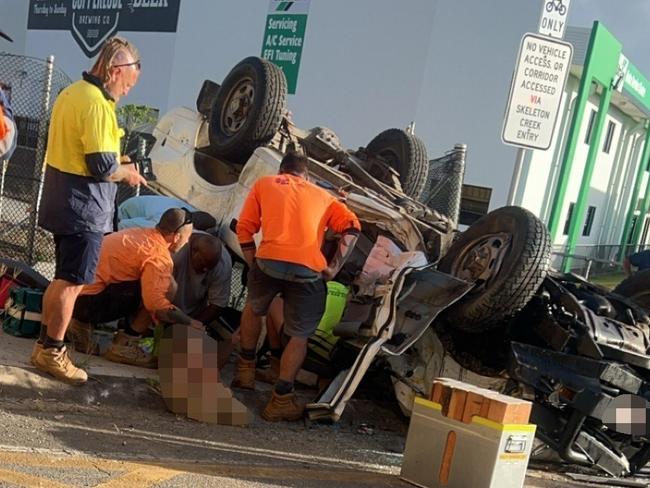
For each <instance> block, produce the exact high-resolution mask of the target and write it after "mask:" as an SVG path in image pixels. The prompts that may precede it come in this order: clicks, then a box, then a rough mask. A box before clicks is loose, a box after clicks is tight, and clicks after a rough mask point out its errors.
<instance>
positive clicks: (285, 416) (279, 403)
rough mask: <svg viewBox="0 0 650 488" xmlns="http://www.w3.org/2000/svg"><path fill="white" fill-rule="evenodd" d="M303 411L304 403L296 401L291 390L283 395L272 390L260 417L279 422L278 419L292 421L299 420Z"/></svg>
mask: <svg viewBox="0 0 650 488" xmlns="http://www.w3.org/2000/svg"><path fill="white" fill-rule="evenodd" d="M304 412H305V407H304V405H301V404H299V403H298V402H297V401H296V394H295V393H293V392H291V393H287V394H285V395H278V394H277V393H276V392H275V390H273V396H272V397H271V401H270V402H269V403H267V404H266V407H265V408H264V411H263V412H262V418H263V419H264V420H268V421H269V422H279V421H280V420H286V421H289V422H291V421H294V420H300V419H301V418H302V416H303V414H304Z"/></svg>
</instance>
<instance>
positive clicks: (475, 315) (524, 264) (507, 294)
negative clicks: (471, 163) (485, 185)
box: [438, 207, 551, 332]
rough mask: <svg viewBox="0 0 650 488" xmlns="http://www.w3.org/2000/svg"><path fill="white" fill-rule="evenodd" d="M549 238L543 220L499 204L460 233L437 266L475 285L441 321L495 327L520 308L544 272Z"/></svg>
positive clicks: (472, 329)
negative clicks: (497, 207) (500, 206)
mask: <svg viewBox="0 0 650 488" xmlns="http://www.w3.org/2000/svg"><path fill="white" fill-rule="evenodd" d="M550 255H551V240H550V237H549V234H548V231H547V229H546V226H545V225H544V223H543V222H542V221H541V220H539V219H538V218H537V217H535V215H533V214H532V213H530V212H529V211H528V210H526V209H523V208H521V207H502V208H499V209H497V210H494V211H493V212H490V213H489V214H487V215H485V216H484V217H482V218H481V219H479V220H478V221H476V222H475V223H474V224H473V225H472V226H471V227H469V229H467V230H466V231H465V232H463V233H462V234H461V235H460V237H459V238H458V239H457V240H456V241H455V242H454V243H453V244H452V246H451V247H450V249H449V251H448V252H447V254H445V256H444V257H443V258H442V259H441V261H440V263H439V266H438V268H439V269H440V270H441V271H443V272H446V273H449V274H452V275H454V276H457V277H459V278H461V279H464V280H467V281H473V282H474V283H475V286H474V288H473V289H472V290H470V291H469V293H468V294H467V295H465V296H464V297H463V298H461V299H460V300H459V301H458V302H456V303H455V304H454V305H452V306H451V307H450V308H448V309H447V310H446V311H445V312H444V314H443V315H442V317H441V318H442V319H443V320H444V321H445V322H446V323H448V324H449V325H450V326H452V327H456V328H458V329H460V330H464V331H467V332H482V331H485V330H490V329H494V328H496V327H499V326H500V325H501V324H503V323H504V321H506V320H507V319H509V318H511V317H512V316H514V315H515V314H516V313H517V312H519V311H520V310H521V309H522V308H523V307H524V306H525V305H526V304H527V303H528V301H529V300H530V299H531V298H532V297H533V295H534V294H535V293H536V292H537V290H538V289H539V287H540V286H541V284H542V282H543V281H544V278H545V277H546V274H547V272H548V268H549V263H550Z"/></svg>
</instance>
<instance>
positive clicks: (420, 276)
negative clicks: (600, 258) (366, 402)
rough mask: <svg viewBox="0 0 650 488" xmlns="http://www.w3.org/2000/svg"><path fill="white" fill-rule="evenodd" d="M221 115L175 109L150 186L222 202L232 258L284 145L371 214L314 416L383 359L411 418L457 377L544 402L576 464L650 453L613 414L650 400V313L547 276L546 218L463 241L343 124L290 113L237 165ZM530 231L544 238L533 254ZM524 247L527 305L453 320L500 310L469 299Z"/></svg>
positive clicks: (549, 432)
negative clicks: (336, 367)
mask: <svg viewBox="0 0 650 488" xmlns="http://www.w3.org/2000/svg"><path fill="white" fill-rule="evenodd" d="M217 90H218V87H217ZM197 105H200V106H205V105H206V104H205V103H203V102H200V103H198V104H197ZM210 119H211V120H212V121H213V122H214V120H215V116H214V114H212V115H210V113H209V111H205V110H204V111H203V112H201V110H199V111H198V112H197V111H195V110H192V109H188V108H178V109H175V110H172V111H171V112H169V113H168V114H166V115H165V116H163V118H162V119H161V120H160V122H159V123H158V124H157V126H156V128H155V131H154V134H153V135H154V137H155V139H156V141H155V144H154V146H153V148H152V150H151V152H150V154H149V157H150V158H151V160H152V165H153V171H154V173H155V175H156V177H157V180H156V181H155V182H152V183H151V186H152V188H153V189H154V190H155V191H157V192H159V193H161V194H165V195H170V196H174V197H176V198H179V199H181V200H184V201H186V202H188V203H189V204H191V205H193V206H194V207H196V208H199V209H201V210H204V211H207V212H209V213H211V214H212V215H213V216H214V217H215V218H216V219H217V222H218V224H219V226H220V227H219V228H220V233H221V237H222V239H223V241H224V242H225V243H226V245H227V246H228V247H229V249H230V250H231V251H232V252H233V254H234V255H236V256H239V257H241V256H242V252H241V249H240V247H239V243H238V240H237V237H236V235H235V232H234V224H235V223H236V219H237V218H238V215H239V212H240V211H241V207H242V205H243V202H244V199H245V197H246V195H247V194H248V192H249V191H250V189H251V187H252V185H253V183H254V182H255V181H256V180H257V179H258V178H259V177H261V176H264V175H271V174H276V173H277V171H278V168H279V165H280V161H281V159H282V157H283V155H284V154H285V153H286V151H287V150H289V149H290V148H292V147H295V146H296V144H298V145H299V143H300V141H302V143H304V144H307V145H308V147H309V148H311V150H310V151H308V153H309V155H310V156H311V157H310V174H311V176H312V177H313V179H314V181H316V182H317V184H320V185H321V186H323V187H324V188H326V189H328V190H330V191H332V192H333V193H336V194H340V193H341V192H340V190H341V189H345V202H346V204H347V205H348V206H349V207H350V208H351V209H352V210H353V211H354V212H355V213H356V214H357V215H358V217H359V219H360V220H361V222H362V228H363V232H362V234H361V236H360V239H359V242H358V243H357V246H356V248H355V250H354V252H353V254H352V256H351V257H350V259H349V261H348V262H347V263H346V266H345V267H344V271H346V272H347V273H348V275H349V276H352V277H353V278H352V283H353V285H354V286H353V287H352V288H353V293H352V296H351V298H350V299H349V302H348V305H347V306H346V309H345V311H344V314H343V317H342V320H341V322H340V323H339V324H338V325H337V327H336V329H335V333H336V334H337V335H338V336H339V337H341V338H342V341H343V342H345V344H347V345H349V346H350V347H351V348H352V349H353V350H354V351H355V359H354V361H353V362H352V363H351V364H347V365H346V366H345V367H344V368H341V370H340V371H339V373H338V375H337V376H336V377H335V378H334V380H333V381H332V382H331V384H330V385H329V387H328V388H327V389H326V390H325V391H323V392H322V393H321V394H320V395H319V397H318V398H317V399H316V400H315V401H314V402H313V403H311V404H309V405H308V406H307V410H308V413H309V416H310V417H311V418H312V419H327V420H334V421H336V420H338V419H339V418H340V417H341V415H342V414H343V411H344V409H345V407H346V404H347V403H348V402H349V400H350V398H351V397H352V396H353V394H354V392H355V390H356V388H357V387H358V385H359V383H360V382H361V380H362V379H363V377H364V375H365V374H366V372H367V371H368V369H369V368H370V367H371V366H372V365H373V364H377V363H378V362H382V363H384V364H386V365H388V368H389V370H390V375H391V377H392V380H393V385H394V391H395V396H396V398H397V400H398V402H399V405H400V407H401V408H402V410H403V411H404V413H406V414H407V415H408V414H409V412H410V411H411V408H412V405H413V400H414V397H415V396H416V395H419V396H424V397H427V396H428V395H429V393H430V390H431V385H432V381H433V379H434V378H436V377H448V378H453V379H458V380H462V381H466V382H469V383H472V384H476V385H478V386H482V387H487V388H491V389H494V390H498V391H500V392H504V393H508V394H516V395H520V396H524V397H526V398H528V399H530V400H531V401H533V402H534V409H533V419H532V421H533V422H535V423H537V424H538V429H537V432H538V437H539V438H540V439H541V440H542V441H543V442H544V443H546V444H547V445H549V446H550V447H552V448H553V449H554V450H556V451H557V452H558V453H559V454H560V455H561V456H562V457H563V458H564V459H565V460H567V461H570V462H574V463H580V464H585V465H595V466H597V467H599V468H600V469H602V470H603V471H605V472H607V473H608V474H610V475H614V476H622V475H627V474H630V473H634V472H636V471H638V470H639V469H640V468H641V467H642V466H644V465H645V464H646V462H647V461H648V460H649V459H650V449H649V448H648V446H649V445H650V444H649V443H648V442H647V439H646V437H645V436H630V435H626V434H625V433H622V432H617V431H616V430H615V428H614V429H613V428H612V427H611V426H610V425H608V424H606V423H604V419H605V413H606V412H607V409H608V407H609V406H611V404H612V401H613V400H614V399H615V398H617V397H618V396H620V395H623V394H631V395H636V396H638V397H640V398H643V399H646V398H647V399H650V389H648V383H646V381H647V379H650V376H648V369H649V368H650V356H648V355H647V351H648V345H649V343H650V342H649V339H648V338H649V337H650V335H649V334H648V323H650V321H648V319H647V316H645V314H644V313H643V312H642V311H639V309H638V307H635V305H634V304H632V303H631V302H630V301H627V300H625V299H624V298H620V297H619V298H617V297H615V296H612V295H611V294H609V293H608V292H607V291H606V290H602V289H598V288H597V287H593V286H592V285H589V284H588V283H585V282H583V281H581V280H579V279H578V278H576V277H574V276H571V275H563V276H559V275H558V276H554V277H547V278H546V279H544V278H543V276H546V268H544V266H546V264H545V262H546V261H547V258H548V256H547V254H548V253H550V250H549V249H550V243H549V241H548V236H547V235H546V234H545V232H546V231H545V229H543V224H541V223H540V222H539V221H536V220H534V219H530V218H528V217H526V218H527V219H528V220H527V221H526V222H524V224H525V225H528V227H529V228H528V229H524V230H525V231H526V232H523V231H522V232H519V233H518V234H517V233H515V232H514V230H517V229H518V228H521V227H522V226H521V225H520V224H521V222H519V223H517V221H516V220H517V212H514V213H513V212H512V211H506V212H504V213H502V214H501V215H502V216H503V219H504V220H507V221H508V222H506V224H507V225H506V227H505V229H506V231H504V230H503V229H501V228H499V229H496V228H495V229H494V230H491V228H492V227H494V225H492V224H494V220H493V221H492V222H491V223H490V225H487V224H484V225H483V227H485V228H486V229H487V231H488V233H487V234H486V235H485V236H484V235H483V234H482V232H483V230H482V229H479V230H480V232H478V231H474V233H472V227H470V229H469V230H468V231H466V232H465V233H463V235H462V236H460V237H459V238H458V239H456V238H455V236H456V232H455V229H454V224H453V223H452V222H450V221H449V219H446V218H445V217H444V216H442V215H440V214H438V213H437V212H435V211H434V210H431V209H428V208H426V207H424V206H422V205H421V204H419V203H418V202H417V201H415V200H413V199H411V198H408V197H407V196H406V195H403V194H401V193H400V191H399V185H398V186H397V190H395V188H389V187H388V186H386V184H385V183H384V182H381V181H378V180H376V179H375V177H374V176H372V175H371V174H370V173H369V172H368V171H365V170H364V161H363V157H364V153H363V152H362V153H353V152H348V153H344V151H343V150H342V149H341V148H340V147H338V145H337V144H338V143H335V141H336V140H337V138H336V137H335V135H333V133H331V131H324V130H322V128H321V129H319V130H313V131H312V132H309V133H302V134H301V133H300V132H299V131H297V130H293V129H291V127H288V126H289V125H290V124H288V123H285V122H286V121H285V122H283V125H282V127H284V128H285V130H284V131H278V133H277V134H276V135H275V136H274V137H273V138H272V139H271V140H269V141H268V142H267V143H265V144H260V145H259V146H257V147H255V148H254V150H252V153H251V155H250V156H249V157H248V158H247V159H246V160H245V161H243V162H239V163H237V162H232V161H228V160H225V159H223V158H220V157H218V156H216V155H215V154H214V153H213V152H212V151H211V148H210V137H209V134H210V130H209V127H208V126H209V121H210ZM287 127H288V129H287ZM296 134H298V136H296ZM309 144H311V146H309ZM314 155H317V156H314ZM337 159H338V160H341V159H342V160H345V161H346V162H347V163H348V167H347V169H348V171H341V168H340V166H339V165H337V164H334V163H336V160H337ZM384 169H385V168H384ZM388 173H390V172H388ZM389 176H390V175H389ZM519 215H520V216H521V215H522V213H521V212H519ZM524 217H525V215H524ZM525 225H524V227H525ZM510 230H513V233H512V234H510V233H509V231H510ZM520 230H521V229H520ZM463 236H466V238H465V240H466V241H467V242H468V244H467V245H466V247H464V248H463V249H461V251H462V252H460V253H458V256H459V259H458V260H456V261H453V262H451V263H450V262H449V259H447V264H446V265H445V266H446V268H445V269H447V271H448V272H443V271H442V270H441V268H442V267H443V266H441V263H443V264H444V261H445V259H446V258H447V256H448V255H449V254H450V249H452V248H453V246H455V245H457V243H458V242H460V241H463ZM528 236H531V237H528ZM529 238H530V239H536V240H537V241H538V242H537V247H535V249H534V250H533V251H534V252H533V251H531V252H530V253H529V254H526V253H527V252H528V251H527V248H529V247H530V246H529V245H528V244H529V242H527V239H529ZM516 246H519V248H520V252H519V254H521V256H523V257H524V258H525V260H527V263H528V264H526V263H524V264H526V265H527V266H528V267H526V266H524V267H523V268H522V267H520V268H518V271H517V273H518V274H521V275H522V276H523V275H525V274H530V272H531V270H534V269H537V268H540V269H542V268H543V271H544V272H543V274H542V273H539V274H538V277H541V278H540V279H539V281H535V282H530V281H522V282H521V283H519V282H514V281H511V282H509V283H508V286H509V287H511V288H512V290H513V293H514V294H515V295H517V294H520V289H519V288H517V287H518V286H520V287H521V289H522V290H523V289H524V287H528V288H530V287H534V288H533V291H532V293H533V294H534V296H533V295H530V296H533V298H532V299H530V301H528V296H527V297H526V301H525V303H523V302H522V306H524V305H525V307H524V308H523V310H521V308H519V309H517V312H518V313H517V314H516V315H513V316H507V317H506V316H504V317H503V318H502V319H501V318H500V319H499V321H498V323H492V324H491V327H493V328H492V329H490V330H485V331H483V332H480V330H478V329H476V327H477V326H476V324H475V325H474V330H473V333H470V332H468V331H467V330H465V331H460V330H454V324H453V323H452V324H451V326H450V324H449V321H447V322H445V321H444V320H443V319H442V317H443V316H444V315H445V314H446V313H447V312H448V311H449V310H450V308H452V307H454V306H455V307H456V309H458V305H459V304H465V303H469V305H468V308H471V307H474V311H473V314H474V318H475V319H476V317H478V318H479V319H480V318H481V315H480V312H481V310H482V309H481V308H480V307H483V309H485V310H492V312H491V313H492V314H496V312H494V310H496V309H495V308H494V307H493V308H492V309H490V308H489V307H488V308H486V307H485V304H484V303H479V305H476V303H475V302H468V299H474V298H475V297H476V296H477V295H480V294H490V293H493V294H498V292H500V290H498V289H497V290H496V291H495V290H494V288H500V287H501V286H500V284H501V282H497V285H494V282H493V281H492V280H494V279H495V278H494V276H495V270H497V271H498V270H499V269H500V267H501V266H504V267H506V268H507V266H506V264H504V263H506V261H507V260H508V259H510V258H511V256H510V255H509V254H508V253H509V252H511V251H512V250H513V249H515V247H516ZM531 263H532V264H531ZM508 266H509V264H508ZM507 269H510V268H507ZM542 280H543V282H542ZM522 283H523V284H522ZM540 284H541V287H540ZM490 287H491V288H492V289H491V288H490ZM537 288H539V290H538V291H537V292H536V293H535V290H537ZM497 298H499V297H497ZM508 299H510V298H508ZM494 303H498V302H494ZM526 303H527V304H526ZM497 308H498V307H497ZM519 310H521V311H519ZM455 317H458V314H456V315H455ZM485 318H486V319H489V318H493V317H485ZM476 323H477V324H478V326H480V325H481V323H480V320H478V321H477V322H476ZM477 331H478V332H479V333H477Z"/></svg>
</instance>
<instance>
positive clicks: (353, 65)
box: [0, 0, 540, 208]
mask: <svg viewBox="0 0 650 488" xmlns="http://www.w3.org/2000/svg"><path fill="white" fill-rule="evenodd" d="M9 3H10V4H11V5H19V4H22V6H21V9H19V10H20V12H18V11H16V13H15V15H14V14H13V13H12V15H14V18H12V24H13V25H15V26H21V25H22V26H23V29H26V24H27V15H26V14H27V12H26V7H27V4H28V2H27V0H23V1H20V0H0V8H3V7H4V6H6V5H8V4H9ZM267 8H268V2H267V1H266V0H264V1H262V0H238V1H224V0H221V1H215V0H182V1H181V7H180V13H179V21H178V32H177V33H176V34H165V33H134V32H126V33H122V35H124V36H126V37H127V38H128V39H130V40H132V41H133V42H134V43H135V44H136V45H137V46H138V47H139V48H140V50H141V54H142V61H143V72H142V76H141V80H140V83H139V84H138V86H136V87H135V89H134V90H132V93H131V94H130V95H129V96H128V97H127V98H126V99H125V102H126V103H136V104H146V105H151V106H154V107H157V108H160V109H161V111H162V112H164V111H166V110H167V109H169V108H172V107H174V106H178V105H185V106H190V107H193V106H194V103H195V99H196V95H197V94H198V90H199V88H200V86H201V83H202V81H203V80H204V79H206V78H210V79H213V80H214V81H217V82H221V81H222V79H223V77H224V76H225V75H226V74H227V72H228V71H229V70H230V69H231V68H232V66H234V65H235V64H236V63H237V62H238V61H239V60H241V59H242V58H244V57H246V56H251V55H254V56H258V55H259V54H260V52H261V47H262V37H263V34H264V24H265V19H266V13H267ZM539 10H540V2H538V1H535V2H532V1H527V2H522V1H521V0H499V1H498V2H485V1H484V0H454V1H438V0H410V1H408V2H395V1H394V0H363V1H354V2H350V1H348V0H327V1H324V0H312V2H311V7H310V12H309V19H308V24H307V31H306V37H305V44H304V49H303V56H302V61H301V67H300V75H299V78H298V86H297V93H296V95H292V96H290V97H289V108H290V110H291V111H292V112H293V114H294V119H295V122H296V124H297V125H299V126H301V127H304V128H310V127H313V126H316V125H325V126H328V127H331V128H332V129H334V130H335V131H336V132H337V134H338V135H339V136H340V138H341V139H342V141H343V143H344V145H346V146H347V147H350V148H356V147H359V146H365V145H366V144H367V143H368V142H369V141H370V140H371V139H372V138H373V137H374V136H375V135H376V134H377V133H379V132H380V131H382V130H384V129H387V128H390V127H405V126H406V125H407V124H409V123H410V122H411V121H415V122H416V133H417V134H418V135H419V136H421V137H422V138H423V139H424V141H425V143H426V144H427V147H428V149H429V155H430V157H438V156H441V155H442V153H443V152H444V151H446V150H448V149H450V148H451V147H452V146H453V145H454V144H455V143H458V142H462V143H466V144H467V145H468V160H467V170H466V181H467V182H468V183H471V184H477V185H482V186H488V187H491V188H493V197H492V204H491V207H492V208H495V207H497V206H501V205H503V204H504V203H505V201H506V198H507V192H508V188H509V184H510V179H511V175H512V169H513V163H514V155H515V152H516V150H515V149H514V148H512V147H509V146H505V145H504V144H502V142H501V140H500V132H501V126H502V120H503V113H504V110H505V105H506V98H507V95H508V89H509V86H510V79H511V76H512V72H513V69H514V65H515V61H516V53H517V49H518V46H519V42H520V39H521V36H522V34H523V33H524V32H527V31H534V30H535V29H536V24H537V21H538V18H539ZM21 18H22V20H21ZM15 30H16V31H17V32H14V33H13V34H15V35H16V36H17V37H19V36H20V29H19V28H15ZM24 37H25V45H24V52H25V53H26V54H28V55H30V56H36V57H46V56H47V55H49V54H54V55H55V56H56V60H57V61H56V62H57V64H58V66H59V67H61V68H62V69H63V70H64V71H65V72H67V74H68V75H69V76H70V77H71V78H73V79H77V78H78V77H79V76H80V73H81V71H82V70H84V69H87V68H88V67H89V66H90V65H91V62H90V60H88V59H87V58H86V57H85V55H84V54H83V53H82V51H81V49H80V48H79V47H78V46H77V45H76V43H75V41H74V40H73V38H72V35H71V34H70V32H66V31H29V32H28V33H27V34H26V35H25V36H24Z"/></svg>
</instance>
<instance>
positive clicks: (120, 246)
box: [81, 228, 174, 312]
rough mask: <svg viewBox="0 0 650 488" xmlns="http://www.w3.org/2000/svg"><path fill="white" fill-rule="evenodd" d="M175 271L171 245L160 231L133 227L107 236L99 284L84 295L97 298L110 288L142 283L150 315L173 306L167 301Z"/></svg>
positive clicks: (99, 270) (99, 266)
mask: <svg viewBox="0 0 650 488" xmlns="http://www.w3.org/2000/svg"><path fill="white" fill-rule="evenodd" d="M173 271H174V262H173V261H172V257H171V254H170V252H169V243H167V242H166V241H165V239H164V238H163V236H162V234H160V232H158V230H156V229H141V228H131V229H124V230H121V231H119V232H114V233H113V234H109V235H107V236H105V237H104V239H103V240H102V247H101V250H100V252H99V263H98V264H97V274H96V275H95V282H94V283H92V284H90V285H85V286H84V287H83V288H82V290H81V294H82V295H97V294H98V293H100V292H102V291H103V290H104V289H105V288H106V287H107V286H108V285H110V284H113V283H122V282H125V281H140V287H141V293H142V302H143V303H144V308H146V309H147V310H148V311H149V312H155V311H156V310H168V309H170V308H172V307H173V305H172V303H171V302H170V301H169V300H168V299H167V297H166V294H167V291H168V290H169V284H170V282H171V279H172V276H173Z"/></svg>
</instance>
